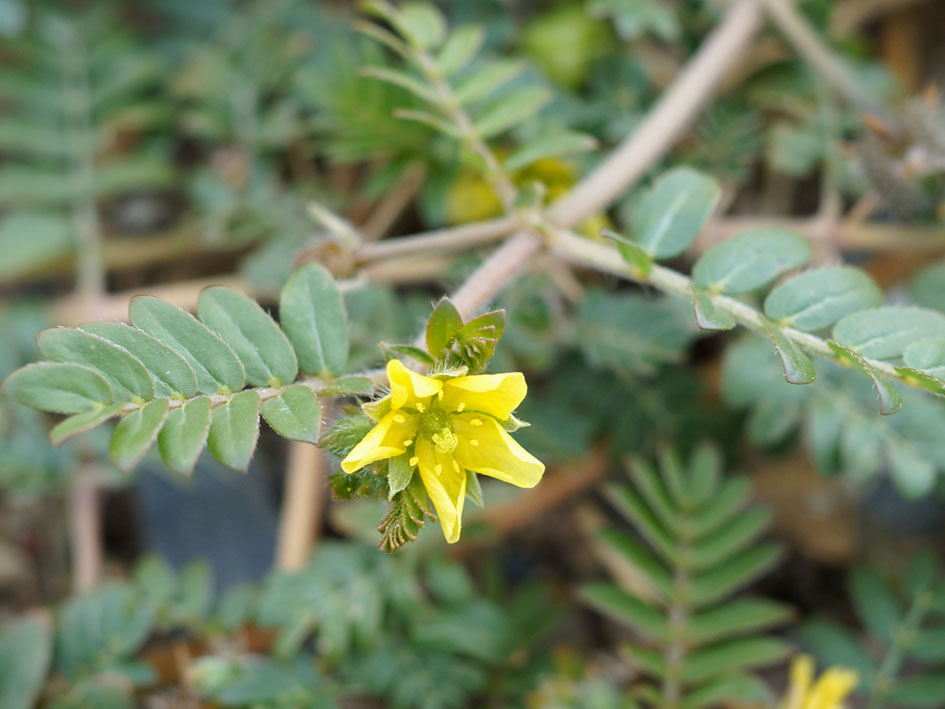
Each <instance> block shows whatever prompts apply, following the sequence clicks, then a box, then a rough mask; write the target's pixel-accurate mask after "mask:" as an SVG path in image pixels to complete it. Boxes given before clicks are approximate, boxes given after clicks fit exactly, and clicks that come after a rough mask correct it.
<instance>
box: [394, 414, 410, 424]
mask: <svg viewBox="0 0 945 709" xmlns="http://www.w3.org/2000/svg"><path fill="white" fill-rule="evenodd" d="M406 420H407V419H405V418H404V417H403V414H394V421H395V422H397V423H403V422H404V421H406Z"/></svg>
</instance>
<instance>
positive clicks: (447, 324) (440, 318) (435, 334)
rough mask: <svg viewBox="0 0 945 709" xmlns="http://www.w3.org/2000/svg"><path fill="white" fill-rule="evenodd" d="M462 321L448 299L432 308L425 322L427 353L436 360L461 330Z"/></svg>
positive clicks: (443, 299) (442, 300)
mask: <svg viewBox="0 0 945 709" xmlns="http://www.w3.org/2000/svg"><path fill="white" fill-rule="evenodd" d="M462 326H463V319H462V317H460V315H459V312H458V311H457V310H456V306H454V305H453V304H452V303H451V302H450V300H449V298H442V299H440V302H438V303H437V304H436V306H435V307H434V308H433V312H432V313H431V314H430V319H429V320H428V321H427V331H426V342H427V351H428V352H429V353H430V354H431V355H432V356H433V357H434V358H437V357H439V355H440V352H442V351H443V350H444V349H446V347H447V346H448V345H449V344H450V342H452V340H453V337H454V336H455V335H456V333H457V332H458V331H459V330H460V328H462Z"/></svg>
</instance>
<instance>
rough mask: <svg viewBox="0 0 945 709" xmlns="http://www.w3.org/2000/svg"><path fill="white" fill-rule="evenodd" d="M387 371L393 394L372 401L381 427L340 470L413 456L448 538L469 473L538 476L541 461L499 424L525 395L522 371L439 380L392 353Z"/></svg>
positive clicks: (516, 479)
mask: <svg viewBox="0 0 945 709" xmlns="http://www.w3.org/2000/svg"><path fill="white" fill-rule="evenodd" d="M387 377H388V379H389V380H390V395H389V396H387V397H385V398H384V399H382V400H381V401H379V402H377V404H375V405H374V406H373V407H372V411H374V412H375V413H376V416H377V418H376V420H377V425H376V426H374V428H372V429H371V430H370V431H369V432H368V434H367V435H366V436H365V437H364V438H363V439H362V440H361V442H360V443H358V444H357V445H356V446H355V447H354V448H353V449H352V450H351V452H350V453H348V455H347V457H346V458H345V459H344V460H343V461H341V469H342V470H344V471H345V472H346V473H353V472H354V471H356V470H359V469H361V468H363V467H364V466H365V465H368V464H370V463H373V462H375V461H378V460H384V459H386V458H393V457H395V456H401V455H407V456H409V457H408V463H409V465H410V467H411V469H413V468H416V469H417V470H419V471H420V478H421V480H423V485H424V487H425V488H426V489H427V493H428V494H429V495H430V499H432V500H433V505H434V507H436V512H437V515H438V517H439V518H440V524H441V525H442V526H443V536H445V537H446V541H448V542H449V543H451V544H452V543H453V542H455V541H456V540H458V539H459V532H460V527H461V524H462V516H463V501H464V500H465V498H466V476H467V471H469V474H472V473H481V474H483V475H489V476H491V477H494V478H498V479H499V480H503V481H505V482H508V483H512V484H513V485H518V486H519V487H534V486H535V485H536V484H537V483H538V481H539V480H541V476H542V474H543V473H544V472H545V466H544V464H543V463H542V462H541V461H539V460H538V459H537V458H535V457H534V456H532V455H531V454H530V453H529V452H528V451H526V450H525V449H524V448H522V447H521V446H520V445H519V444H518V443H516V442H515V440H514V439H513V438H512V437H511V436H510V435H509V434H508V432H507V431H506V430H505V428H504V426H503V425H502V422H504V421H507V420H508V419H509V418H510V417H511V415H512V411H514V410H515V407H516V406H518V405H519V404H520V403H521V402H522V399H524V398H525V392H526V390H527V387H526V386H525V377H524V376H522V374H521V373H520V372H514V373H511V374H481V375H476V376H463V375H462V373H460V376H447V375H440V377H439V378H434V377H425V376H423V375H422V374H417V373H416V372H412V371H411V370H409V369H407V368H406V367H405V366H404V365H403V363H402V362H401V361H400V360H397V359H394V360H391V361H390V362H388V363H387Z"/></svg>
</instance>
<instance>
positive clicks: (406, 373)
mask: <svg viewBox="0 0 945 709" xmlns="http://www.w3.org/2000/svg"><path fill="white" fill-rule="evenodd" d="M387 379H388V380H389V381H390V405H391V408H394V409H399V408H401V407H402V406H403V405H404V404H406V403H414V402H416V401H417V400H418V399H426V398H429V397H431V396H433V395H434V394H437V393H439V391H440V389H442V388H443V384H442V383H440V381H439V380H437V379H433V378H432V377H425V376H423V375H422V374H417V373H416V372H414V371H413V370H411V369H407V368H406V367H405V366H404V363H403V362H401V361H400V360H399V359H392V360H391V361H390V362H388V363H387Z"/></svg>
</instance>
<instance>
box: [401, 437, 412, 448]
mask: <svg viewBox="0 0 945 709" xmlns="http://www.w3.org/2000/svg"><path fill="white" fill-rule="evenodd" d="M411 443H413V439H412V438H408V439H407V440H406V441H404V443H403V446H404V448H406V447H407V446H409V445H410V444H411Z"/></svg>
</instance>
